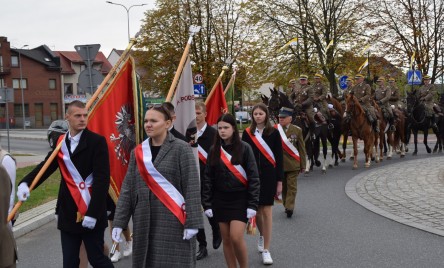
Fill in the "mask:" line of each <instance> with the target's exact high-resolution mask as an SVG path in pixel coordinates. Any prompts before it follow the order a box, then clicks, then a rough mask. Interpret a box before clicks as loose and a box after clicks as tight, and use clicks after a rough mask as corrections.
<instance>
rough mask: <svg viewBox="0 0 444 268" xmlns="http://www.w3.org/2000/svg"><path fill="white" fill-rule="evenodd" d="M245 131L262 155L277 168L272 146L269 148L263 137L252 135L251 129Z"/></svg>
mask: <svg viewBox="0 0 444 268" xmlns="http://www.w3.org/2000/svg"><path fill="white" fill-rule="evenodd" d="M245 131H246V133H247V134H248V136H249V137H250V139H251V140H252V141H253V142H254V145H256V147H257V148H258V149H259V151H260V152H261V153H262V155H263V156H265V158H267V160H268V161H269V162H270V163H271V164H272V165H273V167H276V160H275V159H274V154H273V151H272V150H271V148H270V146H268V144H267V143H266V142H265V141H264V139H262V136H261V135H253V134H251V130H250V127H247V128H246V129H245Z"/></svg>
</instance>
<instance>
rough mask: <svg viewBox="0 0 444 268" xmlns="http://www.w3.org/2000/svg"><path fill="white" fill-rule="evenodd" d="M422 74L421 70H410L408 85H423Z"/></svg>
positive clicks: (408, 72)
mask: <svg viewBox="0 0 444 268" xmlns="http://www.w3.org/2000/svg"><path fill="white" fill-rule="evenodd" d="M421 82H422V74H421V71H420V70H408V71H407V84H409V85H421Z"/></svg>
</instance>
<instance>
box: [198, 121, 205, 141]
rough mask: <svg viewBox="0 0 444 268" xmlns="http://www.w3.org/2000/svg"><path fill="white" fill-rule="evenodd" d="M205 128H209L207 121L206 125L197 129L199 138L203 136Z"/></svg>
mask: <svg viewBox="0 0 444 268" xmlns="http://www.w3.org/2000/svg"><path fill="white" fill-rule="evenodd" d="M205 129H207V123H205V125H204V126H203V127H202V128H201V129H200V130H198V131H197V138H200V136H202V134H203V133H204V132H205Z"/></svg>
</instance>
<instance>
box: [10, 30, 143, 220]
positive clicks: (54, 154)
mask: <svg viewBox="0 0 444 268" xmlns="http://www.w3.org/2000/svg"><path fill="white" fill-rule="evenodd" d="M135 43H136V39H135V38H131V41H130V42H129V44H128V46H127V47H126V49H125V51H124V52H123V53H122V55H121V56H120V58H119V60H118V61H117V63H116V64H115V65H114V67H113V68H112V69H111V71H110V72H109V73H108V75H107V76H106V77H105V78H104V79H103V81H102V83H101V84H100V86H99V87H98V88H97V90H96V92H95V93H94V95H93V96H92V97H91V99H89V100H88V103H87V104H86V109H87V110H89V108H90V107H91V105H92V104H93V103H94V101H95V100H96V99H97V97H98V96H99V94H100V92H101V91H102V90H103V88H104V87H105V85H106V84H107V83H108V81H109V80H110V79H111V78H112V76H113V75H114V73H115V72H116V71H117V69H118V68H119V66H120V64H121V63H122V62H123V61H124V60H125V59H126V58H127V57H128V56H129V53H130V50H131V48H132V47H133V46H134V44H135ZM61 147H62V143H61V142H60V143H59V144H58V145H57V147H56V148H55V149H54V151H52V154H51V155H50V156H49V158H48V159H47V160H46V162H45V164H44V165H43V167H42V168H41V169H40V171H39V172H38V173H37V175H36V176H35V178H34V180H33V181H32V183H31V186H29V192H31V191H32V190H34V188H35V186H36V185H37V183H38V182H39V181H40V179H41V178H42V175H43V173H45V171H46V170H47V169H48V167H49V165H50V164H51V162H52V161H54V158H55V157H56V156H57V153H58V152H59V150H60V148H61ZM22 203H23V202H22V201H18V202H17V203H16V204H15V205H14V208H13V209H12V210H11V213H9V215H8V219H7V222H10V221H11V220H12V219H13V218H14V215H15V214H16V213H17V211H18V209H19V208H20V206H21V205H22Z"/></svg>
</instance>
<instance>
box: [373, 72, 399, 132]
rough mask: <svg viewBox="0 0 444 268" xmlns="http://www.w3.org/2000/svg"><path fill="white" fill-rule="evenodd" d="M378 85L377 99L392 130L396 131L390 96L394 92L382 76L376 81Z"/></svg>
mask: <svg viewBox="0 0 444 268" xmlns="http://www.w3.org/2000/svg"><path fill="white" fill-rule="evenodd" d="M376 82H377V83H378V86H377V88H376V90H375V101H376V103H377V104H378V105H379V107H380V108H381V110H382V115H383V116H384V120H385V121H386V122H388V123H389V124H390V129H389V130H390V131H392V132H393V131H395V130H396V128H395V122H394V117H393V111H392V107H390V102H389V100H390V97H391V96H392V92H391V90H390V88H389V87H388V86H386V85H385V78H384V77H380V78H378V80H377V81H376Z"/></svg>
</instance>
